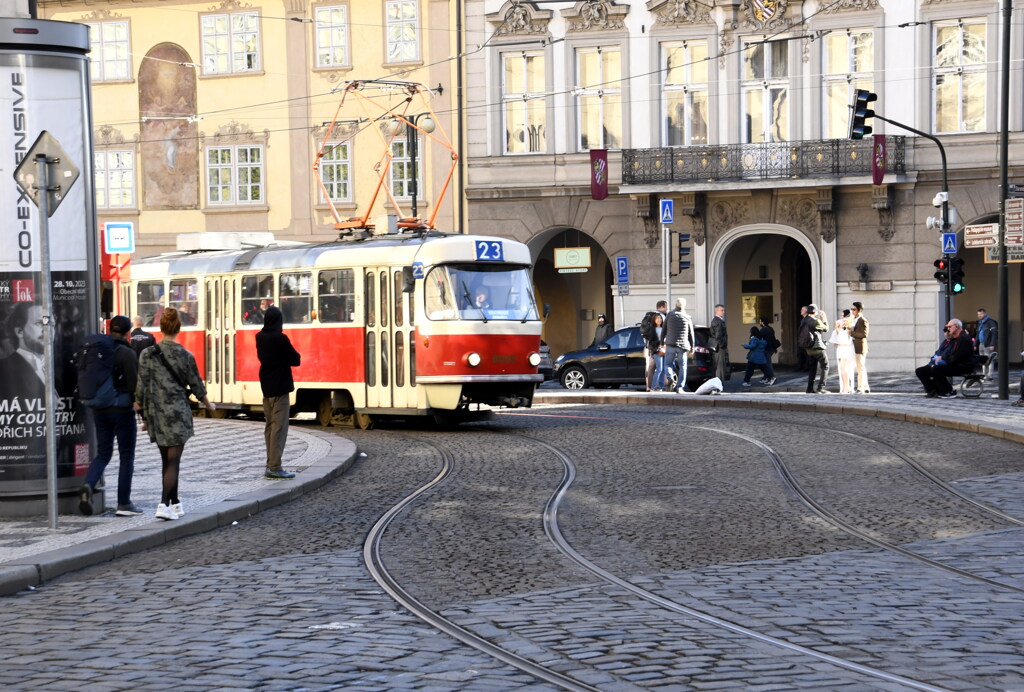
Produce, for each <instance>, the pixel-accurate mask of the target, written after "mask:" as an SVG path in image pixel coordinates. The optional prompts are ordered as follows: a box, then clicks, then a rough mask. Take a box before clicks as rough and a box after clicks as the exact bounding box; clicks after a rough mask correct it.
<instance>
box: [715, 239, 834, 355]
mask: <svg viewBox="0 0 1024 692" xmlns="http://www.w3.org/2000/svg"><path fill="white" fill-rule="evenodd" d="M708 268H709V272H710V275H709V277H708V278H709V281H708V283H709V286H710V288H711V289H712V294H711V296H710V302H711V303H712V304H715V303H722V304H723V305H725V309H726V321H727V324H728V327H729V334H730V335H732V338H731V339H730V340H729V359H730V361H732V362H734V363H735V362H743V361H744V360H746V353H745V351H744V349H743V344H744V343H746V341H747V338H748V334H749V331H750V327H751V326H753V325H755V324H756V323H757V320H758V318H759V317H765V318H767V319H768V321H769V322H770V323H771V324H772V327H773V328H774V329H775V333H776V336H777V337H778V339H779V340H780V341H781V342H782V349H781V350H780V352H779V354H778V356H777V358H778V362H779V363H782V364H787V365H795V364H796V363H797V347H796V333H797V325H798V323H799V321H800V308H801V306H804V305H807V304H808V303H812V302H815V301H817V302H822V299H821V298H820V297H819V296H820V295H821V292H820V291H819V290H818V286H819V282H820V276H821V269H820V261H819V259H818V255H817V253H816V252H815V251H814V247H813V245H812V244H811V242H810V240H809V239H808V238H807V237H806V236H805V235H804V234H803V233H801V232H800V231H798V230H796V229H793V228H790V227H788V226H778V225H775V224H760V225H751V226H743V227H739V228H735V229H733V230H731V231H729V232H727V233H726V234H725V235H724V236H723V237H722V239H721V240H719V242H718V243H717V244H716V245H715V247H714V249H713V250H712V251H711V254H710V256H709V262H708Z"/></svg>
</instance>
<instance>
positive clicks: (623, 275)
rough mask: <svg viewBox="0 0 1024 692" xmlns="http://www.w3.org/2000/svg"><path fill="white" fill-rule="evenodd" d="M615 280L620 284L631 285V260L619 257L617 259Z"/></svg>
mask: <svg viewBox="0 0 1024 692" xmlns="http://www.w3.org/2000/svg"><path fill="white" fill-rule="evenodd" d="M615 278H616V282H617V283H620V284H628V283H629V258H628V257H623V256H622V255H619V256H618V257H616V258H615Z"/></svg>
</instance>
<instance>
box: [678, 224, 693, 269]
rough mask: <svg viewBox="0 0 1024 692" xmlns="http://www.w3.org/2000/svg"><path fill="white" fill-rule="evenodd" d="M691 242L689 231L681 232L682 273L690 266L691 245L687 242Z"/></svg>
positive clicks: (680, 264)
mask: <svg viewBox="0 0 1024 692" xmlns="http://www.w3.org/2000/svg"><path fill="white" fill-rule="evenodd" d="M688 242H690V234H689V233H680V234H679V273H682V272H684V271H686V270H687V269H689V268H690V246H689V245H687V244H686V243H688Z"/></svg>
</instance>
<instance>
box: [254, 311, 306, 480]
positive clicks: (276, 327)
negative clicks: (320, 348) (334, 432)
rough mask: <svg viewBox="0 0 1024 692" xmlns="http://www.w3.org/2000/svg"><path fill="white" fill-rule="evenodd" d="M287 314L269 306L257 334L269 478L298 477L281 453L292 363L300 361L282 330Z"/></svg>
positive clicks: (285, 436) (284, 437)
mask: <svg viewBox="0 0 1024 692" xmlns="http://www.w3.org/2000/svg"><path fill="white" fill-rule="evenodd" d="M283 323H284V318H283V316H282V315H281V310H280V308H277V307H274V306H271V307H269V308H267V311H266V314H265V315H264V318H263V329H261V330H260V331H259V333H258V334H256V355H257V356H258V357H259V359H260V386H261V387H262V388H263V415H264V417H265V418H266V419H267V424H266V427H265V428H264V429H263V435H264V437H265V438H266V441H267V470H266V473H265V475H264V478H267V479H268V480H274V481H277V480H287V479H289V478H295V474H294V473H290V472H288V471H285V470H284V469H283V468H281V455H282V454H284V445H285V442H287V441H288V418H289V416H288V409H289V408H290V402H289V400H288V399H289V397H288V393H289V392H291V391H293V390H294V389H295V381H294V380H292V367H293V366H295V367H297V366H298V365H299V362H300V356H299V352H298V351H296V350H295V348H294V347H293V346H292V342H291V341H290V340H289V339H288V337H287V335H285V333H284V332H283V331H282V330H281V327H282V324H283Z"/></svg>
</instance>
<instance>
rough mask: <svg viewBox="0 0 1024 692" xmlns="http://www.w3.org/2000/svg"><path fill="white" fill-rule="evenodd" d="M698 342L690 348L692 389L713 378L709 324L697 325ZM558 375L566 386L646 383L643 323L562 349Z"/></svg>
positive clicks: (556, 376) (609, 385)
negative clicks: (588, 343) (594, 341)
mask: <svg viewBox="0 0 1024 692" xmlns="http://www.w3.org/2000/svg"><path fill="white" fill-rule="evenodd" d="M694 332H695V335H696V339H697V344H696V345H695V346H694V348H693V350H692V351H690V362H689V364H688V365H687V368H686V383H687V385H688V386H689V388H690V389H691V390H693V389H696V388H697V387H699V386H700V385H701V384H703V383H704V382H705V381H707V380H709V379H711V377H712V376H713V375H714V372H715V365H714V361H713V359H712V356H711V350H710V349H709V348H708V328H707V327H694ZM554 376H555V379H557V380H558V381H559V382H560V383H561V385H562V386H563V387H565V388H566V389H583V388H585V387H618V386H619V385H623V384H636V385H641V386H644V385H646V384H647V363H646V361H645V360H644V340H643V338H642V337H641V336H640V327H639V325H638V326H635V327H626V328H625V329H620V330H619V331H617V332H615V333H614V334H612V335H611V336H610V337H609V338H608V339H606V340H605V341H602V342H601V343H599V344H597V345H596V346H589V347H587V348H585V349H583V350H581V351H570V352H569V353H563V354H562V355H560V356H558V359H557V360H555V373H554Z"/></svg>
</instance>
